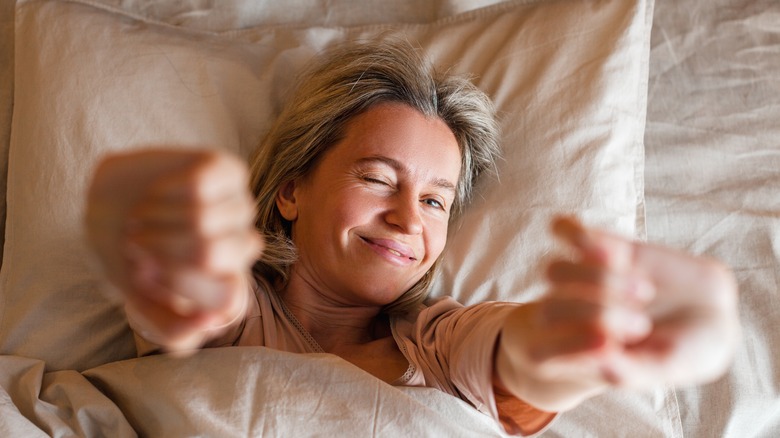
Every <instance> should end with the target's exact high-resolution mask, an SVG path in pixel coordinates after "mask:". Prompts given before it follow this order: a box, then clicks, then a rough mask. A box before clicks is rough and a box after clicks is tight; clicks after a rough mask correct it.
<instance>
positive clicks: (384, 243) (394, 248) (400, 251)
mask: <svg viewBox="0 0 780 438" xmlns="http://www.w3.org/2000/svg"><path fill="white" fill-rule="evenodd" d="M360 238H361V239H363V241H365V242H366V243H368V244H369V245H371V246H374V247H378V248H381V249H384V250H385V251H387V252H388V253H389V254H392V255H394V256H395V257H399V258H402V259H407V260H411V261H417V257H416V256H415V254H414V251H413V250H412V248H411V247H409V246H407V245H404V244H402V243H399V242H396V241H395V240H392V239H382V238H370V237H364V236H360Z"/></svg>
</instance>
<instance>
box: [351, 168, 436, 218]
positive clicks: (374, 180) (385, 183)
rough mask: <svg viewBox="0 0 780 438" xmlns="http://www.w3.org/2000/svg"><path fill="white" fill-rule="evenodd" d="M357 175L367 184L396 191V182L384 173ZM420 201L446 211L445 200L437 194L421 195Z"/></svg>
mask: <svg viewBox="0 0 780 438" xmlns="http://www.w3.org/2000/svg"><path fill="white" fill-rule="evenodd" d="M357 176H358V179H360V180H361V181H363V182H365V183H367V184H370V185H373V186H377V187H379V188H382V189H386V190H392V191H393V192H395V191H397V189H396V185H397V184H396V183H395V182H393V181H392V180H390V179H389V178H387V177H386V176H384V175H381V174H377V173H359V174H358V175H357ZM420 202H421V203H423V204H424V205H425V206H427V207H431V208H434V209H437V210H441V211H443V212H448V210H447V203H446V201H445V200H444V199H443V198H442V197H440V196H438V195H435V196H431V195H426V196H423V197H421V198H420Z"/></svg>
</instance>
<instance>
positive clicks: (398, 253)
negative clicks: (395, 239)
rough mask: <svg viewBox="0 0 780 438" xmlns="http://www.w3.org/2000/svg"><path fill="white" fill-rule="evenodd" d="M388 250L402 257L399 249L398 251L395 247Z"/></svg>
mask: <svg viewBox="0 0 780 438" xmlns="http://www.w3.org/2000/svg"><path fill="white" fill-rule="evenodd" d="M387 250H388V251H390V254H395V255H397V256H398V257H401V253H400V252H398V251H396V250H394V249H390V248H387Z"/></svg>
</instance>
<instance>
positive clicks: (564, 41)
mask: <svg viewBox="0 0 780 438" xmlns="http://www.w3.org/2000/svg"><path fill="white" fill-rule="evenodd" d="M386 37H402V38H406V39H408V40H410V41H412V42H413V43H414V44H416V45H417V46H419V47H420V49H421V50H423V51H424V52H425V53H426V54H427V55H428V56H430V57H432V58H433V60H434V61H435V62H436V63H437V65H439V66H440V68H442V69H447V70H452V71H455V72H458V73H463V74H468V75H470V76H471V77H473V80H474V82H475V83H476V84H477V85H478V86H480V87H481V88H482V89H483V90H485V91H486V92H487V93H488V94H490V95H491V97H492V98H493V99H494V101H495V102H496V104H497V106H498V109H499V117H500V121H501V124H502V130H503V134H502V135H503V159H502V161H501V162H500V163H499V166H498V172H497V174H495V175H491V176H489V177H487V178H485V179H484V180H482V181H480V182H479V185H478V187H477V193H478V196H477V199H476V200H475V202H474V204H473V205H472V206H470V207H469V210H468V211H467V213H466V215H465V216H464V218H463V219H462V221H460V222H459V223H458V224H457V226H456V227H454V228H453V232H452V235H451V238H450V243H449V246H448V248H447V250H446V252H445V263H444V269H443V272H442V275H441V277H440V278H439V279H438V280H437V283H436V286H435V288H434V291H433V294H434V295H443V294H448V295H452V296H454V297H456V298H457V299H459V300H460V301H462V302H464V303H466V304H470V303H475V302H479V301H485V300H510V301H518V302H523V301H527V300H532V299H534V298H535V297H538V296H539V295H540V294H541V293H543V292H544V282H543V281H542V279H541V276H540V275H539V267H540V266H542V265H543V263H544V261H545V260H546V259H547V258H548V257H549V256H550V254H552V253H553V252H555V251H559V250H560V249H559V248H558V247H557V246H556V245H555V243H554V242H553V241H552V240H551V239H550V238H549V237H547V236H548V233H547V231H546V227H547V222H548V221H549V219H550V217H551V216H552V215H553V214H555V213H560V212H563V213H572V214H576V215H578V216H579V217H581V218H582V219H583V220H584V221H585V222H586V223H588V224H590V225H594V226H600V227H604V228H609V229H612V230H614V231H615V232H618V233H622V234H624V235H628V236H634V237H635V238H637V239H646V240H648V241H652V242H658V243H662V244H666V245H670V246H673V247H677V248H681V249H684V250H687V251H690V252H693V253H696V254H702V255H708V256H712V257H716V258H718V259H720V260H722V261H724V262H725V263H727V264H728V265H730V266H731V267H732V268H733V270H734V272H735V274H736V276H737V279H738V282H739V287H740V315H741V321H742V328H743V336H742V340H741V343H740V346H739V348H738V351H737V354H736V357H735V360H734V362H733V365H732V367H731V368H730V370H729V372H728V373H727V374H726V375H725V376H724V377H722V378H721V379H719V380H718V381H716V382H714V383H711V384H707V385H703V386H699V387H687V388H666V387H659V388H657V389H655V390H653V391H646V392H641V393H639V392H628V391H619V390H614V391H610V392H609V393H607V394H605V395H602V396H599V397H597V398H594V399H592V400H589V401H587V402H586V403H584V404H583V405H581V406H579V407H578V408H576V409H574V410H572V411H570V412H566V413H563V414H561V415H559V416H558V417H557V418H556V419H555V421H554V422H553V423H552V424H551V425H550V426H549V427H548V428H547V429H546V430H544V431H543V432H542V433H541V435H542V436H545V437H547V436H550V437H556V436H561V437H572V436H578V437H579V436H582V437H586V436H593V437H612V436H614V437H624V436H631V437H661V436H664V437H667V436H668V437H683V436H685V437H713V436H728V437H770V436H777V434H778V433H779V432H780V396H778V392H780V364H779V363H778V362H780V345H778V343H780V332H778V330H777V327H778V325H780V311H778V309H780V302H778V301H779V298H778V297H779V296H780V295H779V294H778V292H779V289H780V144H778V139H780V123H778V121H780V4H778V3H777V2H776V1H775V0H688V1H686V2H673V1H664V0H659V1H657V2H654V1H653V0H599V1H595V0H594V1H582V0H546V1H545V0H510V1H498V0H442V1H436V2H428V3H421V2H414V1H412V0H393V1H379V0H372V1H366V2H363V4H362V5H361V6H354V5H352V4H351V2H348V1H345V2H338V1H327V0H296V1H294V2H273V1H270V0H269V1H250V0H231V1H225V2H209V1H189V2H182V1H173V0H172V1H164V2H155V1H151V0H91V1H90V0H73V1H65V0H61V1H58V0H16V1H6V2H3V3H2V5H0V84H2V85H1V86H0V145H1V146H0V147H1V148H2V149H0V181H2V184H3V186H2V187H3V189H2V190H0V200H1V201H2V202H0V207H1V208H0V219H1V220H0V227H2V229H3V230H4V233H0V235H3V236H4V239H3V246H2V248H3V253H2V267H1V268H0V436H24V437H28V436H29V437H35V436H58V437H65V436H116V437H123V436H464V437H473V436H501V434H502V432H501V430H500V429H499V427H498V426H497V425H496V424H495V423H494V422H493V421H492V419H490V418H489V417H488V416H486V415H484V414H482V413H480V412H478V411H477V410H476V409H474V407H472V406H470V405H468V404H467V403H466V402H463V401H461V400H459V399H456V398H454V397H451V396H449V395H446V394H442V393H440V392H438V391H436V390H432V389H425V388H396V387H391V386H389V385H386V384H384V383H382V382H380V381H378V380H376V379H375V378H373V377H372V376H370V375H368V374H366V373H364V372H362V371H361V370H359V369H357V368H355V367H353V366H352V365H350V364H349V363H347V362H345V361H343V360H340V359H339V358H337V357H335V356H331V355H326V354H320V355H294V354H289V353H284V352H279V351H273V350H268V349H265V348H259V347H258V348H238V347H236V348H221V349H209V350H203V351H201V352H199V353H197V354H195V355H191V356H188V357H173V356H166V355H159V356H152V357H145V358H135V356H136V354H135V350H134V344H133V340H132V335H131V333H130V331H129V329H128V327H127V323H126V320H125V319H124V317H123V313H122V311H121V303H120V301H119V300H118V298H117V296H116V295H115V293H113V292H112V291H111V288H110V287H109V286H108V285H107V284H105V282H104V281H103V280H102V279H101V275H100V272H99V270H98V269H96V264H95V262H94V260H92V259H91V257H90V253H89V252H88V251H87V249H86V247H85V245H84V242H83V230H82V225H81V214H82V207H83V195H84V188H85V186H86V183H87V180H88V177H89V175H90V172H91V169H92V166H93V164H94V163H95V161H96V160H97V159H98V158H99V157H100V156H101V155H102V154H104V153H106V152H109V151H113V150H123V149H128V148H138V147H147V146H154V145H169V146H177V147H183V148H200V147H220V148H224V149H227V150H229V151H232V152H234V153H235V154H237V155H239V156H241V157H247V156H248V154H249V153H251V151H252V149H253V148H254V147H255V146H256V144H257V143H258V141H259V139H260V138H261V137H262V135H263V132H264V130H265V129H267V127H268V124H269V123H270V121H271V120H272V119H273V116H274V114H276V113H277V112H278V111H279V108H280V105H281V104H282V103H283V101H284V96H285V93H286V91H287V90H288V89H289V87H290V86H291V84H292V78H293V77H294V76H295V73H296V72H297V71H299V70H300V69H301V68H302V66H303V65H305V62H306V61H307V60H308V59H309V58H311V57H312V56H313V55H314V54H316V53H317V52H318V51H320V50H322V49H324V48H326V47H328V46H329V45H332V44H337V43H339V42H340V41H344V40H346V39H371V38H386Z"/></svg>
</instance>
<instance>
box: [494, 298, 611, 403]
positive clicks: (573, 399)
mask: <svg viewBox="0 0 780 438" xmlns="http://www.w3.org/2000/svg"><path fill="white" fill-rule="evenodd" d="M532 307H533V304H530V305H526V306H521V307H519V308H517V309H516V310H515V311H514V312H512V313H511V314H510V315H509V316H508V317H507V319H506V321H505V323H504V328H503V329H502V332H501V338H500V340H499V343H498V346H497V351H496V359H495V360H496V362H495V370H494V372H495V373H496V378H497V381H498V382H499V383H500V385H501V386H502V387H503V388H504V389H505V390H506V391H508V392H509V393H511V394H512V395H514V396H515V397H517V398H519V399H521V400H523V401H525V402H526V403H529V404H531V405H533V406H535V407H537V408H539V409H541V410H544V411H548V412H562V411H566V410H569V409H572V408H574V407H575V406H577V405H579V404H580V403H582V402H583V401H584V400H586V399H588V398H590V397H593V396H595V395H598V394H600V393H602V392H603V391H604V390H605V389H606V387H607V384H606V383H605V382H604V381H603V379H600V378H599V377H596V376H593V375H589V374H590V373H589V372H588V370H582V372H581V373H569V372H566V371H565V370H564V369H563V368H562V367H558V366H556V364H553V363H552V361H550V360H545V359H544V358H543V357H541V355H537V354H535V347H534V346H533V345H531V343H530V342H529V336H533V333H534V330H533V329H532V328H531V325H530V321H531V318H535V317H537V316H536V315H532V311H533V308H532Z"/></svg>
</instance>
